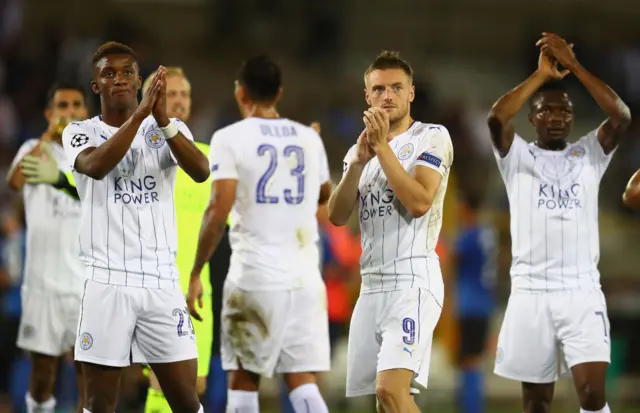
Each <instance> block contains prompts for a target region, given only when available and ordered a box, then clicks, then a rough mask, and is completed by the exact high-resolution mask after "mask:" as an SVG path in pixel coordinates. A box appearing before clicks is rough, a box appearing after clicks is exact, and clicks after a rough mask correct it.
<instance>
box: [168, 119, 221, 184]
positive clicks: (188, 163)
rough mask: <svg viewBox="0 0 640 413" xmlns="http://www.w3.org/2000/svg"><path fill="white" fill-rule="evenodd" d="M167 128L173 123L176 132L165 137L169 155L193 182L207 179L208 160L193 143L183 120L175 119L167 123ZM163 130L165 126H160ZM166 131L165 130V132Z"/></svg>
mask: <svg viewBox="0 0 640 413" xmlns="http://www.w3.org/2000/svg"><path fill="white" fill-rule="evenodd" d="M167 125H168V127H169V128H171V125H175V127H176V130H177V134H175V135H174V136H173V137H172V138H171V139H167V142H168V143H169V149H170V150H171V156H172V157H173V158H174V159H175V161H176V163H177V164H178V166H180V168H182V170H183V171H185V172H186V173H187V175H189V176H190V177H191V179H193V180H194V181H195V182H198V183H202V182H205V181H206V180H207V179H209V160H208V159H207V156H206V155H205V154H204V153H202V152H201V151H200V149H198V148H197V147H196V145H195V144H194V143H193V136H192V135H191V132H190V131H189V128H187V125H185V124H184V122H181V121H179V120H177V119H176V120H175V121H174V122H171V123H170V124H167ZM162 129H163V132H164V131H165V129H167V128H162ZM165 133H166V132H165Z"/></svg>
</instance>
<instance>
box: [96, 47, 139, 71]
mask: <svg viewBox="0 0 640 413" xmlns="http://www.w3.org/2000/svg"><path fill="white" fill-rule="evenodd" d="M114 54H125V55H129V56H131V57H133V58H134V59H135V60H136V62H137V61H138V55H136V52H134V51H133V49H132V48H130V47H129V46H127V45H126V44H122V43H118V42H107V43H105V44H103V45H102V46H100V47H98V50H96V52H95V53H94V55H93V59H91V65H92V66H95V64H96V63H98V62H99V61H100V60H101V59H102V58H104V57H105V56H110V55H114Z"/></svg>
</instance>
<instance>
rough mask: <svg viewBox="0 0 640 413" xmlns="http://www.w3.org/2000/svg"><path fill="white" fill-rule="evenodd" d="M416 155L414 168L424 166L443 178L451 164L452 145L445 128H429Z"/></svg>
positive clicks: (439, 126)
mask: <svg viewBox="0 0 640 413" xmlns="http://www.w3.org/2000/svg"><path fill="white" fill-rule="evenodd" d="M417 154H418V155H417V158H416V163H415V166H425V167H427V168H431V169H433V170H436V171H438V172H439V173H440V175H442V176H445V175H446V174H447V172H448V171H449V169H450V168H451V165H452V164H453V145H452V143H451V137H450V136H449V131H448V130H447V128H445V127H444V126H441V125H438V126H429V129H428V130H427V133H426V135H425V136H424V138H423V139H422V141H421V142H420V144H419V146H418V151H417Z"/></svg>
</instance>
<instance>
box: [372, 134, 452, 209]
mask: <svg viewBox="0 0 640 413" xmlns="http://www.w3.org/2000/svg"><path fill="white" fill-rule="evenodd" d="M376 155H377V156H378V161H379V162H380V166H381V167H382V170H383V171H384V173H385V176H386V177H387V181H388V182H389V186H390V187H391V190H392V191H393V193H394V194H395V196H396V197H397V198H398V200H399V201H400V202H401V203H402V205H404V207H405V208H406V209H407V210H408V211H409V212H410V213H411V215H412V216H413V217H414V218H419V217H421V216H423V215H424V214H426V213H427V212H429V209H430V208H431V204H432V203H433V199H434V197H435V195H436V191H437V190H438V188H439V187H440V182H441V181H442V175H441V174H440V172H438V171H437V170H435V169H433V168H431V167H426V166H423V165H417V166H416V167H415V168H414V170H413V174H411V175H410V174H409V173H408V172H407V171H406V170H405V169H404V167H403V166H402V164H401V163H400V161H399V160H398V158H397V157H396V154H395V153H394V152H393V149H391V146H389V144H388V143H385V144H382V145H380V146H378V147H377V148H376ZM418 159H419V158H418ZM440 159H441V158H440ZM440 162H441V161H440Z"/></svg>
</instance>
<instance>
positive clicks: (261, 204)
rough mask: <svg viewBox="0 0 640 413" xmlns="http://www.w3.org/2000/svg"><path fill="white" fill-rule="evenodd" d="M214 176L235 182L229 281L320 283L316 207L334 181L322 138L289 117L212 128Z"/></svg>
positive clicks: (262, 285)
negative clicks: (324, 186)
mask: <svg viewBox="0 0 640 413" xmlns="http://www.w3.org/2000/svg"><path fill="white" fill-rule="evenodd" d="M210 151H211V153H210V156H209V161H210V163H211V179H213V180H214V181H217V180H229V179H230V180H235V181H237V184H236V185H237V186H236V201H235V203H234V205H233V208H232V210H231V223H232V225H231V228H230V230H229V242H230V244H231V249H232V254H231V262H230V265H229V273H228V275H227V280H229V281H231V282H233V283H234V284H235V285H238V286H239V287H240V288H242V289H245V290H252V291H260V290H289V289H298V288H302V287H304V286H306V285H308V284H309V283H317V282H322V279H321V277H320V271H319V265H320V262H319V260H320V257H319V249H318V241H319V235H318V221H317V219H316V212H317V209H318V199H319V196H320V187H321V185H322V184H324V183H326V182H329V179H330V178H329V165H328V162H327V154H326V152H325V149H324V145H323V143H322V139H321V138H320V136H319V135H318V134H317V133H316V132H315V131H314V130H313V129H312V128H310V127H308V126H305V125H302V124H300V123H298V122H294V121H292V120H289V119H284V118H280V119H264V118H247V119H244V120H242V121H239V122H236V123H234V124H232V125H230V126H227V127H226V128H223V129H220V130H219V131H217V132H216V133H214V135H213V137H212V138H211V147H210Z"/></svg>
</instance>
